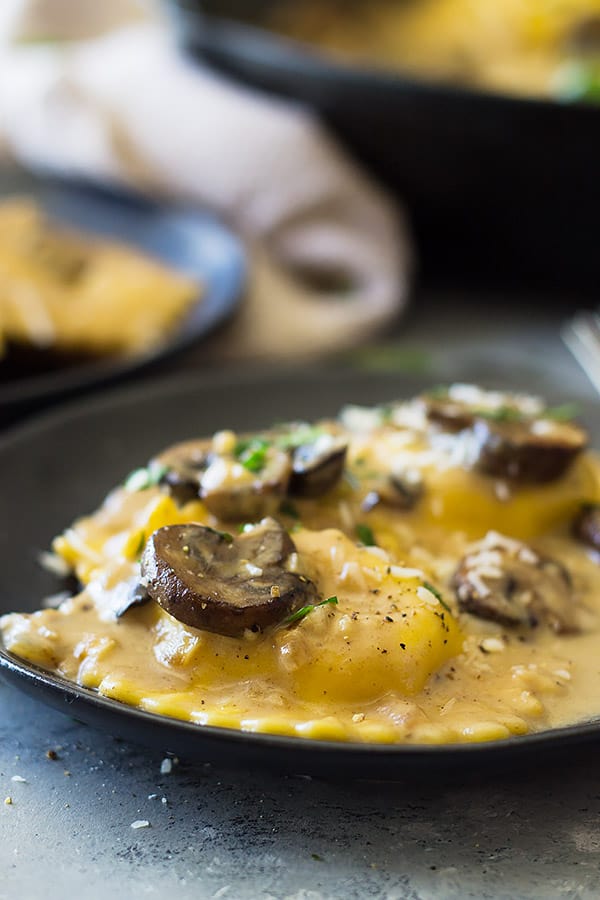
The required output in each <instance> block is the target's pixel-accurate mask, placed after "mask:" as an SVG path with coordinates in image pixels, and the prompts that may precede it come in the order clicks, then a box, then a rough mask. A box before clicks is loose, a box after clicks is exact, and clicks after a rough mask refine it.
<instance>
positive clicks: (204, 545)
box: [0, 385, 600, 743]
mask: <svg viewBox="0 0 600 900" xmlns="http://www.w3.org/2000/svg"><path fill="white" fill-rule="evenodd" d="M572 412H573V411H572V410H571V409H568V408H565V407H561V408H558V409H556V408H555V409H551V408H548V407H546V405H545V404H544V403H543V402H542V401H541V400H539V399H537V398H533V397H529V396H525V395H513V394H503V393H498V392H489V391H481V390H480V389H478V388H475V387H473V386H466V385H454V386H451V387H449V388H444V389H436V390H435V391H431V392H429V393H428V394H424V395H423V396H421V397H418V398H416V399H415V400H412V401H409V402H398V403H395V404H389V405H386V406H381V407H376V408H373V409H363V408H357V407H349V408H346V409H345V410H344V411H342V413H341V415H340V417H339V418H338V419H336V420H327V421H323V422H318V423H316V424H315V425H310V424H307V423H290V424H288V425H279V426H277V427H274V428H273V429H270V430H268V431H265V432H261V433H257V434H252V435H247V434H245V435H238V434H235V433H234V432H231V431H227V432H219V433H218V434H216V435H214V436H213V438H211V439H204V440H198V441H188V442H186V443H185V444H181V445H177V446H176V447H173V448H170V449H169V450H167V451H165V452H164V453H163V454H161V455H160V456H159V457H158V458H157V459H155V460H152V461H151V462H150V463H149V464H148V466H146V467H145V468H143V469H140V470H137V471H136V472H135V473H132V475H131V476H130V477H129V478H128V479H127V480H126V482H125V483H124V484H123V485H121V486H119V487H117V488H116V489H115V490H114V491H113V492H111V494H110V495H109V496H108V497H107V498H106V500H105V502H104V503H103V504H102V506H101V507H100V508H99V509H98V510H97V511H96V512H95V513H93V514H92V515H90V516H87V517H84V518H81V519H79V520H77V521H76V522H75V523H74V524H73V525H72V526H71V527H70V528H68V529H67V530H66V531H65V532H64V533H63V534H61V535H59V536H58V537H57V538H56V539H55V541H54V544H53V553H52V555H51V557H50V562H51V564H52V565H53V566H54V568H57V569H60V568H62V569H63V570H64V571H65V572H71V573H73V574H74V575H75V576H76V577H77V579H78V580H79V582H80V584H81V591H80V592H79V593H78V594H77V595H75V596H73V597H70V598H69V599H67V600H65V601H64V602H62V603H61V605H60V606H58V608H45V609H41V610H40V611H39V612H36V613H33V614H23V613H12V614H9V615H6V616H4V617H3V618H2V619H1V620H0V630H1V633H2V637H3V641H4V644H5V646H6V648H7V649H8V650H9V651H10V652H11V653H13V654H15V655H16V656H19V657H22V658H24V659H27V660H29V661H31V662H33V663H36V664H38V665H41V666H43V667H45V668H47V669H49V670H51V671H54V672H58V673H60V674H61V675H63V676H65V677H66V678H68V679H70V680H73V681H75V682H76V683H78V684H81V685H85V686H87V687H89V688H93V689H95V690H97V691H98V692H99V693H100V694H102V695H104V696H107V697H111V698H113V699H115V700H118V701H121V702H123V703H126V704H130V705H132V706H136V707H139V708H142V709H145V710H149V711H152V712H155V713H159V714H162V715H166V716H171V717H175V718H180V719H184V720H187V721H191V722H195V723H197V724H198V725H199V726H201V725H216V726H221V727H226V728H234V729H241V730H244V731H250V732H263V733H271V734H286V735H295V736H298V737H310V738H316V739H323V740H340V741H357V742H378V743H449V742H465V741H486V740H495V739H502V738H506V737H509V736H511V735H516V734H525V733H527V732H532V731H539V730H543V729H547V728H551V727H556V726H561V725H564V724H567V723H573V722H577V721H582V720H584V719H587V718H591V717H594V716H598V715H599V714H600V665H599V664H598V661H597V660H598V658H600V654H599V653H598V651H599V649H600V635H599V633H598V626H599V624H600V622H599V615H600V591H599V590H598V588H599V586H600V570H599V568H598V558H597V552H598V550H599V549H600V544H599V546H598V547H596V543H595V540H596V532H595V530H594V528H595V524H596V518H595V517H596V516H598V517H599V518H598V522H599V523H600V514H599V513H598V512H597V509H596V506H595V504H596V502H597V501H598V499H599V498H598V473H599V472H600V469H599V465H598V460H597V459H596V457H595V455H594V454H593V453H592V452H591V451H589V450H587V449H586V443H587V436H586V434H585V432H584V431H583V429H581V428H580V427H579V426H578V425H577V424H576V423H574V422H573V421H572V418H571V416H572ZM597 536H600V525H599V528H598V535H597Z"/></svg>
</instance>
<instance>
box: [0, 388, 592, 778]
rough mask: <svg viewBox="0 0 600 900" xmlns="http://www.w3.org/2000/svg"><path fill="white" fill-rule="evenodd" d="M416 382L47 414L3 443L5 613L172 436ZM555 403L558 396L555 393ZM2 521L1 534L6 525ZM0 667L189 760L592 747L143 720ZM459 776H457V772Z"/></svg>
mask: <svg viewBox="0 0 600 900" xmlns="http://www.w3.org/2000/svg"><path fill="white" fill-rule="evenodd" d="M422 387H423V383H422V382H420V381H416V380H415V379H414V378H407V377H404V376H403V377H399V376H393V377H392V376H389V375H376V376H368V377H367V376H365V375H364V374H359V373H356V372H354V373H348V372H345V373H344V372H332V371H328V372H322V373H319V372H314V373H313V374H307V375H299V374H293V373H287V374H286V373H279V374H277V375H273V374H272V373H271V374H269V373H265V374H263V375H261V374H258V375H254V376H252V377H244V376H240V377H236V376H233V377H218V378H214V379H211V380H206V379H205V380H204V381H202V382H200V381H197V380H194V381H190V380H178V381H175V382H170V383H166V384H164V383H163V384H162V385H161V386H157V385H156V384H152V385H148V386H143V387H141V388H140V387H138V388H137V389H135V390H129V391H127V392H120V393H119V394H117V395H113V397H110V398H107V399H104V400H97V401H95V402H93V403H89V402H88V403H86V405H85V406H84V405H83V404H77V405H73V406H71V407H70V408H67V409H65V410H63V411H60V412H57V413H53V414H48V415H46V416H45V417H44V418H41V419H39V420H38V421H37V422H34V423H32V424H30V425H28V426H26V427H24V428H21V429H20V430H18V431H15V432H14V433H13V435H12V436H10V437H6V438H5V439H4V441H3V442H2V443H0V496H1V497H2V509H3V512H4V527H3V528H2V529H1V530H0V563H1V565H0V613H4V612H9V611H11V610H28V611H33V610H35V609H37V608H39V604H40V599H41V598H42V597H44V596H46V595H47V594H50V593H53V592H54V591H56V589H57V584H56V581H55V580H54V579H53V578H52V576H51V575H49V574H48V573H47V572H45V571H44V570H43V569H42V568H41V567H40V566H39V564H38V561H37V558H38V554H39V552H40V551H41V550H43V549H45V548H47V547H48V546H49V543H50V540H51V538H52V537H53V536H54V535H55V534H56V533H57V532H59V531H60V530H62V529H63V528H64V527H65V526H66V525H67V524H69V523H70V521H71V520H72V519H73V518H74V517H75V516H77V515H80V514H82V513H85V512H86V511H91V510H92V509H93V508H94V507H95V506H96V505H97V504H98V503H99V502H100V501H101V500H102V498H103V497H104V495H105V494H106V492H107V491H108V490H109V489H110V488H111V487H112V486H113V485H114V484H116V483H118V482H120V481H121V480H122V479H123V477H124V475H125V474H126V473H127V472H129V471H130V470H131V469H133V468H135V467H136V466H137V465H139V463H140V462H141V461H145V460H146V459H147V458H148V457H149V456H150V455H151V454H153V453H154V452H155V451H158V450H159V449H161V448H162V447H164V445H165V444H166V443H168V442H170V441H178V440H181V439H184V438H187V437H192V436H197V435H201V434H208V433H210V432H212V431H213V430H214V429H217V428H222V427H225V426H232V425H233V426H235V427H236V428H239V429H240V430H245V429H252V428H255V427H262V426H265V425H268V424H270V423H271V422H273V421H275V420H280V421H281V420H282V419H290V418H314V417H317V416H320V415H327V414H332V413H335V412H336V411H337V410H338V409H339V407H340V406H341V405H342V404H343V403H345V402H349V401H354V402H358V403H374V402H379V401H385V400H390V399H393V398H394V397H398V396H402V395H405V396H409V395H410V394H412V393H414V392H415V391H417V390H419V389H421V388H422ZM552 399H553V400H554V399H560V398H552ZM9 524H10V527H7V525H9ZM0 673H1V674H2V676H3V678H4V679H5V680H6V681H7V682H10V683H12V684H13V685H14V686H15V687H17V688H19V689H21V690H23V691H26V692H27V693H30V694H32V695H33V696H34V697H38V698H39V699H40V700H43V701H45V702H46V703H49V704H50V705H52V706H54V707H57V708H58V709H61V710H63V711H64V712H66V713H68V715H70V716H73V717H75V718H77V719H79V720H81V721H83V722H86V723H89V724H90V725H93V726H95V727H97V728H101V729H103V730H106V731H108V732H109V733H111V734H113V735H116V736H119V737H123V738H126V739H129V740H132V741H135V742H138V743H143V744H146V745H149V746H154V747H158V748H160V749H162V750H169V751H172V752H174V753H176V754H177V755H179V756H182V757H185V758H187V759H190V760H196V761H202V762H217V763H221V764H228V765H234V766H244V768H247V769H250V768H252V767H259V766H260V767H264V768H267V769H270V770H273V769H277V770H281V771H287V772H295V773H304V774H312V775H330V776H331V775H333V776H341V775H343V776H344V777H350V776H353V777H371V778H379V779H382V778H399V777H403V776H404V775H406V773H408V772H416V771H417V770H419V771H423V772H427V773H435V772H438V773H439V772H446V771H449V770H451V769H454V770H460V772H461V773H463V774H465V775H466V774H468V773H469V771H471V770H472V769H473V767H475V766H482V765H483V766H494V767H499V766H500V767H513V766H515V765H517V764H524V763H526V762H527V761H529V762H532V761H533V762H534V761H535V760H536V759H537V758H539V756H540V754H543V757H544V759H548V758H550V757H552V755H553V754H558V753H562V752H564V751H566V750H568V749H569V748H574V747H575V745H579V746H582V745H585V744H590V743H591V742H598V741H599V739H600V720H597V721H596V722H593V723H588V724H583V725H578V726H574V727H571V728H564V729H560V730H554V731H548V732H546V733H543V734H537V735H531V736H525V737H518V738H512V739H509V740H506V741H501V742H494V743H488V744H478V745H446V746H440V747H438V746H416V747H415V746H385V745H383V746H382V745H365V744H343V743H330V742H325V741H323V742H321V741H312V740H302V739H300V738H288V737H277V736H270V735H261V734H244V733H242V732H237V731H232V730H228V729H221V728H214V727H205V726H199V725H193V724H190V723H186V722H182V721H178V720H177V719H169V718H166V717H164V716H159V715H155V714H152V713H147V712H142V711H139V710H136V709H133V708H131V707H128V706H126V705H124V704H122V703H119V702H117V701H114V700H109V699H105V698H103V697H100V696H98V695H97V694H96V693H94V692H93V691H91V690H87V689H85V688H81V687H78V686H77V685H75V684H72V683H70V682H68V681H65V680H64V679H61V678H59V677H57V676H56V675H52V674H51V673H49V672H46V671H44V670H42V669H40V668H37V667H36V666H33V665H30V664H29V663H26V662H23V661H22V660H19V659H17V658H16V657H14V656H11V655H10V654H9V653H7V652H6V651H5V650H3V649H2V648H1V647H0ZM461 777H462V775H461Z"/></svg>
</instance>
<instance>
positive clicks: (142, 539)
mask: <svg viewBox="0 0 600 900" xmlns="http://www.w3.org/2000/svg"><path fill="white" fill-rule="evenodd" d="M145 544H146V532H145V531H142V532H140V539H139V541H138V543H137V547H136V548H135V550H134V551H133V556H134V557H135V559H138V560H139V559H140V558H141V555H142V550H143V549H144V546H145Z"/></svg>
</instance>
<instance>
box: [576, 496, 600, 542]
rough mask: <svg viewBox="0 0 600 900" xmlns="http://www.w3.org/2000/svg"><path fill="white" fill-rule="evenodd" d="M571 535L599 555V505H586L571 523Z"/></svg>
mask: <svg viewBox="0 0 600 900" xmlns="http://www.w3.org/2000/svg"><path fill="white" fill-rule="evenodd" d="M573 533H574V535H575V537H576V538H579V540H580V541H582V542H583V543H584V544H587V545H588V547H591V548H592V550H596V551H597V552H598V553H600V505H599V504H597V503H587V504H586V505H585V506H584V507H582V509H581V512H580V513H579V515H578V516H577V518H576V519H575V522H574V523H573Z"/></svg>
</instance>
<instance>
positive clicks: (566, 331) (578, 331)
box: [560, 310, 600, 394]
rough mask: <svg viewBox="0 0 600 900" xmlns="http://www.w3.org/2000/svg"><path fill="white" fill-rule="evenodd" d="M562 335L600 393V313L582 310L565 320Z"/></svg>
mask: <svg viewBox="0 0 600 900" xmlns="http://www.w3.org/2000/svg"><path fill="white" fill-rule="evenodd" d="M560 336H561V338H562V339H563V342H564V343H565V345H566V346H567V347H568V348H569V350H570V351H571V353H572V354H573V356H574V357H575V359H576V360H577V362H578V363H579V365H580V366H581V368H582V369H583V371H584V372H585V374H586V375H587V377H588V378H589V380H590V381H591V383H592V384H593V386H594V387H595V389H596V391H597V392H598V393H599V394H600V313H598V312H591V311H588V310H581V311H580V312H578V313H576V315H575V316H573V318H572V319H570V320H569V321H568V322H565V324H564V325H563V326H562V328H561V330H560Z"/></svg>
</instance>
